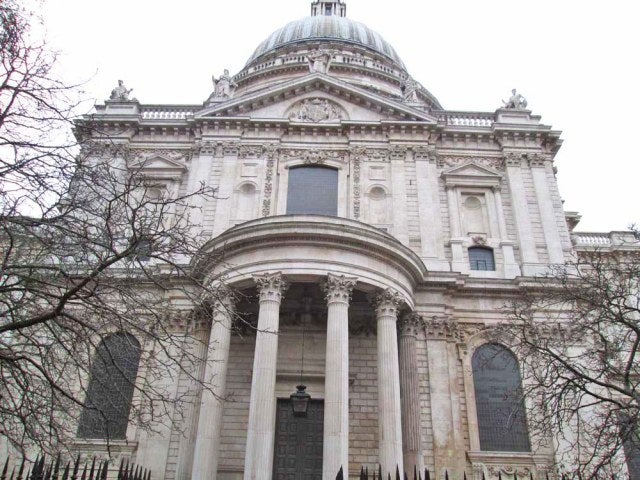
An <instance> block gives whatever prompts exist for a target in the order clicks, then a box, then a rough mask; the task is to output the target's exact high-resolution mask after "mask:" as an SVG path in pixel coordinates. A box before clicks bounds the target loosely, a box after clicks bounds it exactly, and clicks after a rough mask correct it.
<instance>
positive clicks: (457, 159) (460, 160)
mask: <svg viewBox="0 0 640 480" xmlns="http://www.w3.org/2000/svg"><path fill="white" fill-rule="evenodd" d="M470 162H473V163H475V164H476V165H482V166H484V167H489V168H493V169H494V170H504V161H503V159H502V158H498V157H474V156H458V155H442V156H438V166H439V167H441V168H450V167H456V166H458V165H464V164H465V163H470Z"/></svg>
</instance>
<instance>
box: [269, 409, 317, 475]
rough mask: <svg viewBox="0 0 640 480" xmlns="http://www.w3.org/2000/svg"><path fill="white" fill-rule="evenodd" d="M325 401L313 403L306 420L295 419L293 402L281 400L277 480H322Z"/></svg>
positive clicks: (278, 417)
mask: <svg viewBox="0 0 640 480" xmlns="http://www.w3.org/2000/svg"><path fill="white" fill-rule="evenodd" d="M323 431H324V402H323V401H322V400H312V401H311V402H310V403H309V409H308V411H307V416H306V417H295V416H294V415H293V411H292V409H291V401H290V400H278V407H277V419H276V445H275V454H274V456H275V458H274V462H273V478H274V480H302V479H305V480H307V479H308V480H321V479H322V437H323Z"/></svg>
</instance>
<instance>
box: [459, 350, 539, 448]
mask: <svg viewBox="0 0 640 480" xmlns="http://www.w3.org/2000/svg"><path fill="white" fill-rule="evenodd" d="M471 363H472V367H473V384H474V387H475V394H476V410H477V415H478V431H479V434H480V449H481V450H484V451H499V452H530V451H531V444H530V443H529V431H528V429H527V421H526V417H525V411H524V399H523V398H522V383H521V379H520V369H519V368H518V362H517V360H516V358H515V356H514V355H513V353H511V351H510V350H508V349H506V348H505V347H503V346H502V345H497V344H493V343H491V344H486V345H482V346H481V347H480V348H478V349H477V350H476V351H475V353H474V354H473V359H472V360H471Z"/></svg>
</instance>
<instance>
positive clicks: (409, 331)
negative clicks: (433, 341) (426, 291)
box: [398, 312, 424, 337]
mask: <svg viewBox="0 0 640 480" xmlns="http://www.w3.org/2000/svg"><path fill="white" fill-rule="evenodd" d="M398 328H399V330H400V336H401V337H405V336H407V337H417V336H418V332H420V330H422V329H423V328H424V320H423V319H422V317H421V316H420V315H418V314H417V313H416V312H410V313H407V314H406V315H403V316H402V317H401V318H400V320H399V321H398Z"/></svg>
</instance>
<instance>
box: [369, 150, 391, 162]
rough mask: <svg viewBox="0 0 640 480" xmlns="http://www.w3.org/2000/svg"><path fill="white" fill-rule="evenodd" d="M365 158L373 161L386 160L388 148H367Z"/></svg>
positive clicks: (387, 158)
mask: <svg viewBox="0 0 640 480" xmlns="http://www.w3.org/2000/svg"><path fill="white" fill-rule="evenodd" d="M367 160H369V161H373V162H388V161H389V150H388V149H387V148H367Z"/></svg>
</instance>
